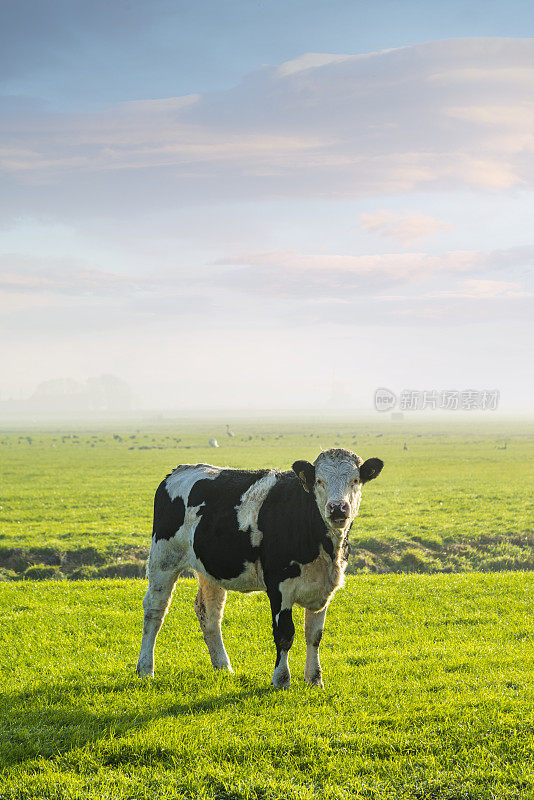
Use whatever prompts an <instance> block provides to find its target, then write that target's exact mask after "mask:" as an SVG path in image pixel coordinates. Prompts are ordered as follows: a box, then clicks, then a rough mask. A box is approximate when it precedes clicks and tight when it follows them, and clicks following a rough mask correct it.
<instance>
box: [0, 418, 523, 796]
mask: <svg viewBox="0 0 534 800" xmlns="http://www.w3.org/2000/svg"><path fill="white" fill-rule="evenodd" d="M225 427H226V426H225V424H222V423H220V424H216V423H212V424H211V425H208V424H207V423H205V424H199V423H185V422H180V421H177V422H175V423H171V422H166V423H164V422H157V423H151V424H148V423H137V424H131V425H130V426H127V425H126V424H125V425H123V426H114V427H111V426H109V425H108V426H100V427H98V428H97V427H96V426H89V425H87V426H85V427H82V426H78V427H74V426H73V427H71V428H67V427H65V426H61V427H59V426H58V427H57V428H56V429H52V428H51V427H48V428H47V429H37V428H35V429H33V430H28V429H24V430H22V429H20V430H19V429H16V428H14V427H12V428H11V429H7V428H5V429H4V430H3V432H0V469H1V473H0V486H1V490H0V537H1V538H0V575H1V577H3V579H4V581H3V582H2V583H0V604H1V614H2V620H3V625H2V626H1V627H0V641H1V650H0V681H1V694H0V703H1V707H2V711H1V729H0V770H1V772H0V798H1V800H8V798H9V800H15V799H16V800H23V798H24V800H25V799H26V798H41V797H42V798H58V800H59V799H60V798H61V800H63V799H64V798H65V799H67V798H69V799H71V800H75V799H76V800H77V799H78V798H80V800H81V798H84V800H85V798H89V800H90V799H91V798H109V799H110V800H111V799H112V798H113V800H115V798H119V799H120V800H123V799H124V800H135V799H136V798H137V799H138V800H141V798H143V799H145V798H146V800H148V798H150V800H153V798H158V800H159V799H160V798H161V799H162V800H164V799H165V798H169V800H170V798H183V799H184V800H193V798H202V799H204V800H208V798H210V799H211V798H217V799H218V800H247V799H249V800H271V799H272V800H275V798H280V799H281V798H298V799H302V800H304V799H305V798H306V799H307V798H336V800H337V799H338V798H339V800H341V799H342V798H347V800H348V799H349V798H351V800H352V798H365V799H366V800H386V799H387V800H408V798H414V799H415V800H475V799H476V800H501V798H503V799H506V798H517V800H519V799H520V798H521V800H523V798H530V797H534V767H533V764H534V745H533V742H534V718H533V717H534V711H533V708H534V706H533V703H532V699H533V694H534V669H533V667H534V647H533V643H534V615H533V613H532V607H533V599H534V572H531V571H529V570H532V568H533V567H534V531H533V525H532V520H533V518H534V513H533V509H532V492H531V487H532V483H533V477H534V475H533V472H534V469H533V458H532V455H533V452H532V428H531V427H529V426H528V425H527V424H526V423H523V422H521V423H520V422H515V423H514V422H509V423H502V422H500V421H498V420H488V421H487V422H480V421H478V422H476V423H474V424H473V423H470V422H469V421H464V422H461V421H460V422H455V423H454V425H453V424H452V422H451V423H447V424H445V423H444V422H434V423H433V424H431V423H430V422H425V423H421V422H416V421H412V420H407V421H401V422H395V423H393V422H389V421H379V422H377V421H376V420H374V421H372V422H369V421H368V422H347V421H327V420H326V421H325V420H323V421H319V422H316V421H304V420H301V421H298V422H284V423H280V422H274V421H271V422H265V421H260V422H258V421H256V422H254V421H243V422H241V423H239V424H237V423H236V424H232V429H233V431H234V433H235V436H234V437H228V436H226V435H225ZM212 436H215V437H216V438H217V439H218V440H219V441H220V443H221V447H220V448H219V449H212V448H210V447H209V446H208V439H209V438H210V437H212ZM336 443H339V445H340V446H344V447H348V448H350V449H353V450H355V451H356V452H358V453H359V454H360V455H362V456H363V457H364V458H368V457H372V456H376V457H380V458H382V459H383V460H384V461H385V464H386V466H385V468H384V471H383V473H382V475H381V476H380V478H379V479H378V480H377V481H374V482H373V483H372V484H371V485H369V486H368V487H366V488H365V490H364V499H363V501H362V506H361V510H360V515H359V517H358V518H357V519H356V521H355V524H354V526H353V531H352V534H351V541H352V555H351V560H350V571H351V572H353V573H357V574H353V575H351V576H350V577H349V578H348V580H347V586H346V588H345V589H343V590H341V591H340V592H339V593H338V594H337V595H336V597H335V598H334V601H333V603H332V605H331V607H330V610H329V613H328V616H327V622H326V629H325V636H324V639H323V644H322V646H321V660H322V664H323V670H324V679H325V687H326V688H325V690H324V691H322V692H321V691H319V690H316V689H310V688H309V687H307V686H305V684H304V681H303V677H302V676H303V664H304V636H303V632H302V622H303V613H302V611H301V610H296V613H295V624H296V627H297V637H296V641H295V645H294V646H293V648H292V650H291V654H290V664H291V668H292V674H293V684H292V686H291V688H290V689H289V690H288V691H286V692H277V691H275V690H273V689H271V688H270V686H269V681H270V678H271V674H272V667H273V663H274V647H273V644H272V636H271V621H270V613H269V608H268V601H267V598H266V597H265V596H264V595H262V594H259V595H248V596H243V595H236V594H232V595H230V596H229V600H228V603H227V611H226V614H225V618H224V622H223V634H224V638H225V643H226V646H227V649H228V651H229V655H230V658H231V660H232V663H233V666H234V669H235V670H236V673H235V674H234V675H221V674H215V673H213V671H212V669H211V665H210V663H209V657H208V654H207V651H206V649H205V646H204V643H203V641H202V637H201V634H200V630H199V628H198V623H197V620H196V617H195V614H194V611H193V598H194V595H195V592H196V586H195V582H194V581H193V580H191V579H182V580H180V581H179V582H178V584H177V588H176V591H175V595H174V601H173V604H172V606H171V610H170V612H169V614H168V616H167V619H166V622H165V624H164V626H163V629H162V631H161V633H160V636H159V638H158V645H157V648H156V678H155V680H154V681H153V682H151V681H149V680H139V679H137V678H136V676H135V675H134V669H135V663H136V660H137V655H138V648H139V642H140V633H141V624H142V609H141V599H142V596H143V594H144V591H145V585H146V584H145V581H144V580H142V579H140V578H135V579H125V580H114V579H110V578H108V577H106V576H113V575H122V576H128V575H130V576H141V575H142V574H143V564H144V558H145V556H146V553H147V549H148V544H149V540H150V531H151V514H152V501H153V495H154V490H155V488H156V486H157V485H158V483H159V481H160V480H161V478H162V477H163V476H164V475H166V474H167V473H168V472H169V471H170V469H171V468H172V467H173V466H174V465H176V464H178V463H187V462H190V463H195V462H199V461H207V462H212V463H218V464H226V465H229V466H235V467H245V468H246V467H250V468H255V467H260V466H269V467H278V468H282V469H287V468H289V467H290V465H291V463H292V462H293V461H294V460H295V459H297V458H307V459H310V460H313V459H314V458H315V456H316V455H317V453H318V451H319V449H320V448H321V447H331V446H336ZM439 572H441V573H443V572H447V573H456V574H434V573H439ZM385 573H396V574H385ZM411 573H426V574H411ZM460 573H464V574H460ZM44 578H53V580H43V579H44ZM81 578H93V580H75V579H81ZM37 579H40V580H37Z"/></svg>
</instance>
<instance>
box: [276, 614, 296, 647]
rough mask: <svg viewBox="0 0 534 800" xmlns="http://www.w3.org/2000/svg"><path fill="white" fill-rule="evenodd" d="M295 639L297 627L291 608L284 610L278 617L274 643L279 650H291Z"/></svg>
mask: <svg viewBox="0 0 534 800" xmlns="http://www.w3.org/2000/svg"><path fill="white" fill-rule="evenodd" d="M294 638H295V625H294V624H293V616H292V614H291V609H290V608H284V610H283V611H281V612H280V616H279V617H278V624H277V626H276V633H275V635H274V641H275V644H276V648H277V650H289V649H290V648H291V645H292V644H293V639H294Z"/></svg>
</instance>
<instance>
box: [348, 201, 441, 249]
mask: <svg viewBox="0 0 534 800" xmlns="http://www.w3.org/2000/svg"><path fill="white" fill-rule="evenodd" d="M361 224H362V228H364V229H365V230H367V231H370V232H371V233H378V234H381V235H382V236H387V237H388V238H390V239H396V240H398V241H400V242H401V243H402V244H404V245H407V244H412V243H413V242H417V241H419V240H420V239H426V238H428V237H430V236H435V235H436V234H438V233H442V232H445V231H451V230H453V225H451V224H450V223H447V222H443V221H442V220H439V219H435V218H434V217H428V216H425V215H424V214H419V213H417V212H413V211H403V212H400V213H399V212H394V211H388V210H387V209H383V210H381V211H376V212H375V213H373V214H362V216H361Z"/></svg>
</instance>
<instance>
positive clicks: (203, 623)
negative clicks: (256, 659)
mask: <svg viewBox="0 0 534 800" xmlns="http://www.w3.org/2000/svg"><path fill="white" fill-rule="evenodd" d="M198 583H199V586H198V592H197V596H196V598H195V612H196V615H197V617H198V621H199V623H200V628H201V630H202V635H203V636H204V641H205V642H206V644H207V646H208V650H209V654H210V658H211V663H212V664H213V668H214V669H227V670H228V671H229V672H233V669H232V665H231V664H230V659H229V658H228V653H227V652H226V650H225V648H224V642H223V638H222V632H221V620H222V616H223V611H224V604H225V602H226V589H223V588H222V587H221V586H215V584H213V583H211V581H209V580H208V579H207V578H205V577H204V576H203V575H199V576H198Z"/></svg>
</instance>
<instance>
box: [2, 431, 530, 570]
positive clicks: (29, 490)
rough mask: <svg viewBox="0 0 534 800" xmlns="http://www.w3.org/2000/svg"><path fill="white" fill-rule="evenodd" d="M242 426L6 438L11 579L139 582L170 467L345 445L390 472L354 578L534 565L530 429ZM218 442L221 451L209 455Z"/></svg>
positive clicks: (363, 514)
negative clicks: (159, 491)
mask: <svg viewBox="0 0 534 800" xmlns="http://www.w3.org/2000/svg"><path fill="white" fill-rule="evenodd" d="M233 427H234V431H235V437H234V438H233V439H230V438H228V437H227V436H226V433H225V425H224V424H217V423H213V424H211V425H209V426H208V425H207V424H200V423H184V422H177V423H174V424H171V423H162V422H160V423H157V424H147V423H142V424H141V423H140V424H139V425H138V426H137V427H132V428H124V427H122V428H110V427H107V428H106V427H103V428H100V429H93V428H91V427H85V428H78V429H76V430H66V429H60V428H58V429H56V430H53V429H47V430H39V429H36V430H32V431H30V433H28V430H14V429H13V430H5V431H4V432H3V433H0V469H1V476H0V477H1V486H2V488H1V494H0V568H3V569H2V573H1V574H3V576H4V578H7V579H9V578H19V577H21V576H23V575H24V574H25V571H26V570H27V569H32V570H33V572H31V573H29V574H28V575H27V577H32V578H33V579H36V578H39V577H41V578H47V577H54V576H55V577H58V578H61V577H64V576H68V577H74V578H83V577H102V576H106V575H126V576H127V575H136V574H137V575H142V574H143V563H144V559H145V557H146V552H147V547H148V544H149V540H150V531H151V514H152V501H153V496H154V491H155V488H156V486H157V485H158V483H159V481H160V480H161V479H162V478H163V477H164V476H165V475H166V474H167V473H168V472H169V471H170V469H172V467H173V466H175V465H176V464H178V463H196V462H199V461H208V462H215V463H219V464H226V465H229V466H233V467H243V468H255V467H260V466H268V467H276V468H282V469H287V468H289V467H290V465H291V464H292V462H293V461H294V460H295V459H297V458H309V459H311V460H313V459H314V458H315V456H316V455H317V453H318V451H319V449H320V448H321V447H331V446H334V445H335V444H336V443H339V445H341V446H345V447H349V448H351V449H354V450H355V451H356V452H358V453H360V454H361V455H362V456H363V457H365V458H367V457H370V456H379V457H380V458H383V459H384V461H385V462H386V467H385V469H384V471H383V473H382V475H381V476H380V478H379V479H378V480H377V481H376V482H374V483H373V484H370V485H369V487H367V489H366V491H365V496H364V500H363V502H362V507H361V511H360V515H359V517H358V519H357V521H356V523H355V525H354V527H353V533H352V542H353V556H352V558H351V562H350V570H351V571H353V572H358V571H360V572H361V571H363V572H430V573H432V572H439V571H446V572H462V571H469V570H472V569H478V570H490V571H502V570H507V569H523V570H524V569H532V568H534V530H533V525H532V520H533V518H534V508H533V503H532V492H531V487H532V483H533V480H534V459H533V448H532V438H533V436H532V433H533V431H532V425H531V424H530V423H526V422H515V423H514V422H507V423H503V422H500V421H498V420H493V421H487V422H484V421H482V422H480V421H479V422H476V423H469V422H460V423H454V424H453V423H451V422H443V421H441V422H435V423H434V424H431V423H429V422H424V423H420V422H417V421H412V420H411V419H410V420H406V421H402V422H387V421H386V422H384V421H380V422H377V421H372V422H369V421H368V422H357V421H347V420H344V421H343V420H341V421H338V422H325V421H321V420H316V421H314V420H309V421H297V422H268V421H257V422H253V421H243V422H241V423H239V424H236V425H235V426H233ZM211 436H216V437H217V438H218V439H219V441H220V443H221V448H220V449H218V450H214V449H212V448H210V447H209V446H208V439H209V438H210V437H211ZM504 442H506V449H502V448H503V446H504ZM405 443H406V446H407V448H408V449H407V450H405V449H404V444H405ZM39 566H41V567H46V568H48V571H47V569H43V568H41V570H39V569H36V568H37V567H39ZM50 567H55V568H56V569H55V571H54V574H52V572H51V571H50V569H49V568H50Z"/></svg>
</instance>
